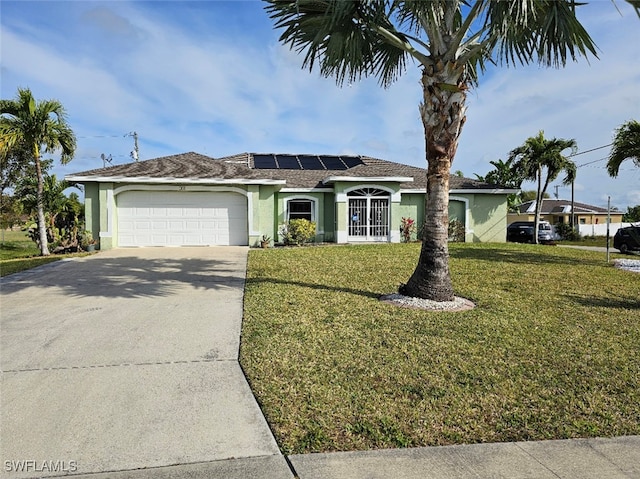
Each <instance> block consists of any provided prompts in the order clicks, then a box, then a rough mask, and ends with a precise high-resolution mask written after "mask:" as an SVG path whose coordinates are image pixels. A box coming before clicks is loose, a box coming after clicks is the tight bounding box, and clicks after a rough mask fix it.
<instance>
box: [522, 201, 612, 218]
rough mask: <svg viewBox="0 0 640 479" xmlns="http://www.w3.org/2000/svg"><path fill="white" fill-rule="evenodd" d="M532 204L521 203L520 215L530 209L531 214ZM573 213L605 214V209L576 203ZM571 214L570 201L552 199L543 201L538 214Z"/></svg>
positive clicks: (528, 202) (531, 202) (530, 202)
mask: <svg viewBox="0 0 640 479" xmlns="http://www.w3.org/2000/svg"><path fill="white" fill-rule="evenodd" d="M533 203H535V201H526V202H524V203H522V204H521V205H520V206H519V207H518V208H519V211H520V213H523V214H524V213H527V210H529V209H531V211H532V212H533ZM574 209H575V210H574V212H575V213H606V212H607V209H606V208H601V207H600V206H593V205H588V204H586V203H579V202H577V201H575V202H574ZM563 211H564V212H566V213H571V200H552V199H543V200H542V207H541V209H540V212H541V213H542V214H545V215H546V214H553V213H556V214H558V213H560V214H561V213H562V212H563Z"/></svg>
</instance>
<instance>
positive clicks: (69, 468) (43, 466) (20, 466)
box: [4, 459, 78, 472]
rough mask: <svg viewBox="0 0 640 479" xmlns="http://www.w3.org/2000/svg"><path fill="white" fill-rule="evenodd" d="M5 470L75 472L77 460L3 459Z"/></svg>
mask: <svg viewBox="0 0 640 479" xmlns="http://www.w3.org/2000/svg"><path fill="white" fill-rule="evenodd" d="M4 470H5V472H76V471H77V470H78V462H77V461H61V460H56V461H53V460H49V461H37V460H35V459H20V460H13V459H12V460H10V461H4Z"/></svg>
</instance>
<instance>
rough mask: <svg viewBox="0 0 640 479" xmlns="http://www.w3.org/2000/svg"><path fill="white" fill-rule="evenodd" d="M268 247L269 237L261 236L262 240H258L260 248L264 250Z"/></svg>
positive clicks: (269, 243)
mask: <svg viewBox="0 0 640 479" xmlns="http://www.w3.org/2000/svg"><path fill="white" fill-rule="evenodd" d="M270 245H271V237H270V236H267V235H262V238H261V239H260V246H261V247H262V248H265V249H266V248H268V247H269V246H270Z"/></svg>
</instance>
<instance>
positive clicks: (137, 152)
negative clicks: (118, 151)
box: [124, 131, 140, 161]
mask: <svg viewBox="0 0 640 479" xmlns="http://www.w3.org/2000/svg"><path fill="white" fill-rule="evenodd" d="M124 136H132V137H133V151H132V152H131V153H129V156H131V158H133V161H138V160H139V159H140V150H139V148H138V133H137V132H135V131H132V132H131V133H127V134H126V135H124Z"/></svg>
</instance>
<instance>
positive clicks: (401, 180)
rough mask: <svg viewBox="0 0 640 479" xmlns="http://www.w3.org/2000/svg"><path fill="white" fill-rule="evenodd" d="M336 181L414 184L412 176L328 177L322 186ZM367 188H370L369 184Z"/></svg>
mask: <svg viewBox="0 0 640 479" xmlns="http://www.w3.org/2000/svg"><path fill="white" fill-rule="evenodd" d="M336 181H345V182H349V183H369V182H371V181H389V182H392V183H410V182H413V177H411V176H328V177H327V178H325V179H324V180H322V184H323V185H326V184H327V183H334V182H336ZM367 186H370V185H369V184H367Z"/></svg>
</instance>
